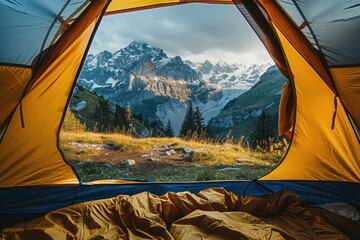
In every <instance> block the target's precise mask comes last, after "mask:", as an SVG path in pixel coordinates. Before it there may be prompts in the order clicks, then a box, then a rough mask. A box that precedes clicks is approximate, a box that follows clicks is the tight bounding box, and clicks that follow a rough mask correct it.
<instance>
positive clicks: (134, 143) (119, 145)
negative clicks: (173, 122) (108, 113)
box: [60, 132, 281, 165]
mask: <svg viewBox="0 0 360 240" xmlns="http://www.w3.org/2000/svg"><path fill="white" fill-rule="evenodd" d="M60 139H61V147H62V149H63V150H64V151H65V152H68V153H70V154H71V149H72V148H75V147H73V146H71V145H70V144H69V143H73V142H76V143H88V144H108V145H111V146H113V147H114V148H115V149H117V150H120V151H122V152H144V153H145V152H147V151H150V150H151V149H152V148H153V147H154V145H167V144H174V145H175V148H177V149H180V148H189V149H191V150H194V155H193V162H194V163H196V164H200V165H208V164H235V163H236V160H237V159H247V160H250V161H251V162H253V163H254V164H256V165H269V164H272V163H274V162H277V161H278V160H280V159H281V156H279V157H277V156H273V154H271V153H270V154H264V153H262V152H261V151H253V150H251V149H247V148H243V147H242V146H240V145H238V144H230V143H223V144H220V143H206V142H196V141H185V140H183V139H181V138H140V139H139V138H134V137H131V136H127V135H122V134H116V133H109V134H104V133H92V132H84V133H73V132H62V133H61V136H60ZM74 151H77V149H76V148H75V149H74ZM91 154H94V150H93V149H85V150H83V152H81V154H80V155H83V156H84V155H85V156H86V155H91ZM77 155H79V154H77ZM274 158H275V159H274ZM69 159H74V160H82V159H79V158H78V157H71V156H69Z"/></svg>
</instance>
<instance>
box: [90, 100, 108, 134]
mask: <svg viewBox="0 0 360 240" xmlns="http://www.w3.org/2000/svg"><path fill="white" fill-rule="evenodd" d="M110 116H111V112H110V105H109V102H108V101H106V100H105V99H104V98H103V97H102V96H101V97H100V98H99V102H98V105H97V106H96V107H95V112H94V117H95V119H96V120H97V121H98V124H99V130H100V131H101V132H105V131H106V130H109V126H110V125H109V123H110Z"/></svg>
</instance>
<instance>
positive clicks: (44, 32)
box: [0, 0, 86, 66]
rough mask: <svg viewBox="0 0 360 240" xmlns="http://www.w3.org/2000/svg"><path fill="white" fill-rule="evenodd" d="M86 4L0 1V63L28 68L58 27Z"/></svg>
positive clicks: (70, 0) (78, 1) (80, 0)
mask: <svg viewBox="0 0 360 240" xmlns="http://www.w3.org/2000/svg"><path fill="white" fill-rule="evenodd" d="M84 2H86V0H62V1H49V0H32V1H13V0H3V1H1V4H0V12H1V15H0V32H1V34H0V42H1V45H2V46H1V47H0V63H7V64H18V65H27V66H30V65H31V64H32V62H33V60H34V59H35V57H36V56H37V55H38V54H39V53H40V52H41V51H42V50H44V49H46V48H47V47H49V45H50V43H51V41H52V40H53V38H54V36H55V35H56V33H57V31H58V29H59V28H60V26H61V25H62V24H61V23H60V21H59V20H58V19H57V16H61V17H62V18H63V19H67V18H68V17H69V16H70V15H71V14H72V13H73V12H74V11H76V10H77V9H78V8H79V7H80V6H81V5H82V4H83V3H84Z"/></svg>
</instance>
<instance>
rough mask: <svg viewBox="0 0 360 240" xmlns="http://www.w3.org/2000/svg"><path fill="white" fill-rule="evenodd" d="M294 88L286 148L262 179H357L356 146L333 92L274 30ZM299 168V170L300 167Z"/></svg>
mask: <svg viewBox="0 0 360 240" xmlns="http://www.w3.org/2000/svg"><path fill="white" fill-rule="evenodd" d="M278 36H279V38H280V41H281V43H282V46H283V48H284V52H285V55H286V58H287V60H288V63H289V67H290V71H291V73H292V76H293V83H294V84H295V89H296V93H295V95H296V120H295V126H294V133H293V134H294V136H293V140H292V143H291V147H290V150H289V152H288V154H287V155H286V157H285V159H284V160H283V162H282V163H281V164H280V165H279V166H278V167H277V168H276V169H275V170H273V171H272V172H271V173H269V174H268V175H266V176H264V177H263V178H262V179H264V180H279V179H286V180H305V179H306V180H332V181H349V182H359V181H360V165H359V164H358V160H359V159H360V145H359V143H358V140H357V137H356V135H355V133H354V130H353V128H352V126H351V124H350V122H349V120H348V118H347V116H346V112H345V110H344V109H343V107H342V106H341V105H340V104H339V106H338V109H337V114H336V124H335V128H334V129H333V130H332V129H331V125H332V116H333V113H334V111H335V109H334V106H333V104H330V103H333V99H334V97H335V94H334V93H333V92H332V91H331V89H330V88H328V86H327V85H326V84H325V83H324V81H323V80H322V79H321V78H320V77H319V75H318V74H317V73H316V72H315V71H314V69H312V68H311V66H309V64H308V63H307V62H306V61H305V60H304V58H303V57H302V56H301V55H300V54H299V53H298V52H297V51H296V50H295V48H294V47H293V46H292V45H291V44H290V43H289V42H288V40H287V39H286V38H285V37H284V35H282V33H281V32H280V31H278ZM300 169H301V170H300Z"/></svg>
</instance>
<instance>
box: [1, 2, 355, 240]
mask: <svg viewBox="0 0 360 240" xmlns="http://www.w3.org/2000/svg"><path fill="white" fill-rule="evenodd" d="M191 2H202V3H209V4H235V5H236V6H237V8H238V9H239V11H240V12H241V13H242V15H243V16H244V17H245V18H246V20H247V21H248V23H249V24H250V26H251V27H252V28H253V30H254V31H255V32H256V34H257V35H258V37H259V38H260V40H261V41H262V43H263V44H264V46H265V47H266V49H267V51H268V52H269V54H270V56H271V57H272V59H273V60H274V62H275V64H276V65H277V67H278V68H279V69H280V71H281V73H282V74H283V75H284V76H286V77H287V78H288V79H289V82H290V84H289V85H288V87H287V88H286V90H284V92H283V95H282V99H281V104H280V111H279V129H281V130H282V133H286V132H289V131H290V132H291V143H290V146H289V149H288V151H287V154H286V156H285V157H284V159H283V160H282V162H281V163H280V164H279V166H277V167H276V168H275V169H274V170H272V171H271V172H269V173H268V174H266V175H265V176H263V177H261V178H259V179H255V180H252V181H216V182H215V181H206V182H184V183H162V182H156V183H149V182H134V181H126V180H103V181H95V182H83V181H82V180H81V178H80V177H79V175H78V174H77V173H76V171H75V169H74V167H73V166H72V165H70V164H69V163H68V162H67V161H66V160H65V159H64V156H63V153H62V151H61V149H60V148H59V133H60V129H61V125H62V122H63V120H64V117H65V113H66V109H67V106H68V105H69V101H70V97H71V93H72V90H73V89H74V87H75V82H76V79H77V76H78V74H79V72H80V69H81V66H82V64H83V63H84V59H85V56H86V54H87V52H88V50H89V47H90V43H91V41H92V39H93V37H94V34H95V32H96V30H97V27H98V25H99V23H100V21H101V19H102V18H103V17H104V16H105V15H110V14H121V13H124V12H129V11H140V10H144V9H149V8H155V7H165V6H170V5H177V4H190V3H191ZM0 12H1V15H0V16H1V19H2V21H0V30H1V35H0V42H1V47H0V82H1V85H0V105H1V111H0V166H1V167H0V172H1V174H0V193H1V194H0V195H1V198H0V223H1V225H0V226H1V228H3V230H1V236H2V238H4V239H62V238H85V239H90V238H99V239H104V238H105V239H119V238H124V239H127V238H139V239H142V238H145V239H154V238H155V239H193V238H206V239H234V238H239V239H263V238H264V239H311V238H314V236H316V237H317V238H322V239H325V238H326V239H357V238H359V236H360V233H359V229H360V228H359V224H360V214H359V209H360V191H359V190H360V164H359V162H360V138H359V129H360V108H359V107H358V104H359V103H360V35H359V34H357V33H358V32H359V31H360V5H359V4H358V1H356V0H347V1H336V0H326V1H325V0H323V1H304V0H292V1H290V0H277V1H276V0H234V1H230V0H194V1H192V0H186V1H184V0H136V1H135V0H128V1H124V0H112V1H111V0H96V1H89V0H66V1H65V0H64V1H55V2H54V1H46V0H36V1H26V0H18V1H13V0H5V1H2V2H1V3H0ZM325 208H326V209H328V210H324V209H325ZM329 210H330V211H329ZM38 217H40V218H38ZM31 219H32V220H31ZM29 220H31V221H29ZM14 224H17V225H14Z"/></svg>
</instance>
